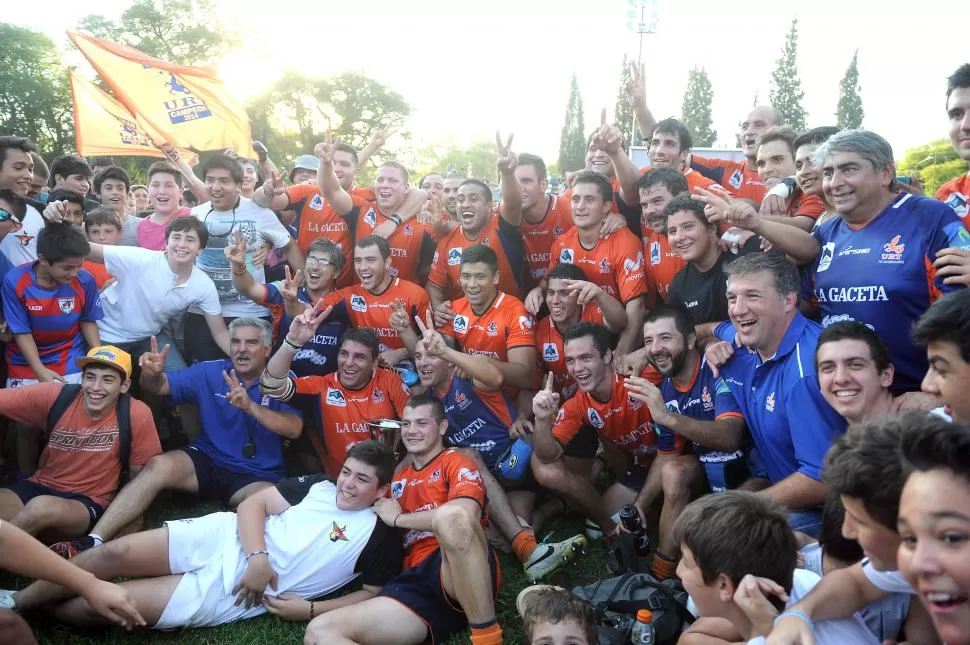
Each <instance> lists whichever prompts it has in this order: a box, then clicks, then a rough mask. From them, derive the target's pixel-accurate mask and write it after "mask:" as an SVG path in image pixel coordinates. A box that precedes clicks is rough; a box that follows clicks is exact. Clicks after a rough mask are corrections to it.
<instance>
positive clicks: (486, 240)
mask: <svg viewBox="0 0 970 645" xmlns="http://www.w3.org/2000/svg"><path fill="white" fill-rule="evenodd" d="M479 244H481V245H482V246H488V236H487V235H486V236H485V237H483V238H482V241H481V242H479Z"/></svg>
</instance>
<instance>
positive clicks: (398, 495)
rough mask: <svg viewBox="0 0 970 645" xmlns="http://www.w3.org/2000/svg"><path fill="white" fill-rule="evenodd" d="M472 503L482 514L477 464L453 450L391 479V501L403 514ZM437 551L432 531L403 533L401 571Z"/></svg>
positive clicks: (402, 471)
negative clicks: (457, 502)
mask: <svg viewBox="0 0 970 645" xmlns="http://www.w3.org/2000/svg"><path fill="white" fill-rule="evenodd" d="M463 497H464V498H467V499H472V500H475V502H476V503H477V504H478V505H479V506H480V507H481V508H482V520H481V521H482V528H484V527H485V526H486V524H487V519H486V515H485V484H484V482H482V473H481V472H480V471H479V470H478V464H477V463H476V462H475V460H474V459H472V458H471V457H466V456H465V455H463V454H461V453H460V452H458V451H457V450H455V449H454V448H448V449H447V450H443V451H442V452H441V453H440V454H439V455H438V456H437V457H435V458H434V459H432V460H431V461H429V462H428V463H427V464H425V465H424V467H423V468H415V467H414V466H413V465H409V466H406V467H405V468H403V469H401V470H400V471H399V472H397V473H396V474H395V475H394V478H393V479H392V480H391V498H392V499H396V500H397V501H398V503H399V504H400V505H401V511H402V512H403V513H417V512H419V511H430V510H433V509H436V508H438V507H439V506H442V505H444V504H446V503H448V502H450V501H451V500H453V499H461V498H463ZM437 548H438V539H437V538H436V537H435V536H434V533H433V532H432V531H420V530H417V529H412V530H409V531H407V532H406V533H405V534H404V569H405V570H407V569H413V568H414V567H416V566H418V565H419V564H421V563H422V562H424V561H425V560H426V559H427V557H428V556H429V555H431V554H432V553H434V552H435V550H436V549H437Z"/></svg>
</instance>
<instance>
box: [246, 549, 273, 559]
mask: <svg viewBox="0 0 970 645" xmlns="http://www.w3.org/2000/svg"><path fill="white" fill-rule="evenodd" d="M254 555H265V556H266V557H267V558H268V557H269V551H265V550H259V551H253V552H252V553H250V554H249V555H247V556H246V562H249V558H251V557H253V556H254Z"/></svg>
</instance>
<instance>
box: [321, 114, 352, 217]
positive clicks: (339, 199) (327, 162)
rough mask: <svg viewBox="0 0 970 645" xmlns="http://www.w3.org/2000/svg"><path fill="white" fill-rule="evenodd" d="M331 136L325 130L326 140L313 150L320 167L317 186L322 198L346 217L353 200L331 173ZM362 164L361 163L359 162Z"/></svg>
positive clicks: (332, 148) (332, 150)
mask: <svg viewBox="0 0 970 645" xmlns="http://www.w3.org/2000/svg"><path fill="white" fill-rule="evenodd" d="M334 150H335V148H334V145H333V136H332V135H331V134H330V130H329V129H328V130H327V140H326V141H322V142H320V143H318V144H317V145H316V146H315V147H314V148H313V154H315V155H316V156H317V158H318V159H320V167H319V168H318V169H317V185H318V186H320V192H321V193H323V198H324V199H325V200H327V201H328V202H330V205H331V206H332V207H333V209H334V210H335V211H337V213H338V214H339V215H341V216H343V215H346V214H347V213H349V212H350V211H352V210H353V209H354V199H353V197H351V196H350V193H348V192H347V191H346V190H344V189H343V187H342V186H341V185H340V180H339V179H337V175H335V174H334V173H333V153H334ZM361 163H363V162H361Z"/></svg>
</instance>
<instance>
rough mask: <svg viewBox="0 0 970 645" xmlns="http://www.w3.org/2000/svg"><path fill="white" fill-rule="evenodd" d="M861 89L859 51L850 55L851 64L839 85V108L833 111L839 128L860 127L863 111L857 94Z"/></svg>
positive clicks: (860, 98)
mask: <svg viewBox="0 0 970 645" xmlns="http://www.w3.org/2000/svg"><path fill="white" fill-rule="evenodd" d="M860 91H862V87H861V86H860V85H859V50H858V49H857V50H855V53H854V54H852V62H851V63H849V68H848V69H847V70H845V76H843V77H842V81H841V82H840V83H839V106H838V108H836V110H835V123H836V125H838V126H839V127H840V128H843V129H846V128H859V127H862V117H863V116H865V110H863V109H862V97H861V96H859V92H860Z"/></svg>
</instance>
